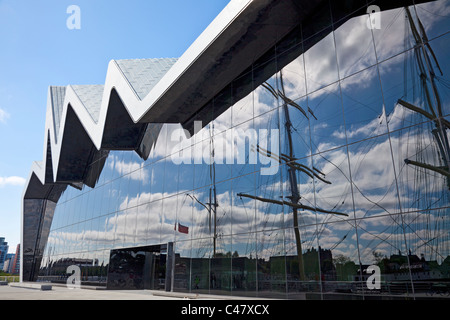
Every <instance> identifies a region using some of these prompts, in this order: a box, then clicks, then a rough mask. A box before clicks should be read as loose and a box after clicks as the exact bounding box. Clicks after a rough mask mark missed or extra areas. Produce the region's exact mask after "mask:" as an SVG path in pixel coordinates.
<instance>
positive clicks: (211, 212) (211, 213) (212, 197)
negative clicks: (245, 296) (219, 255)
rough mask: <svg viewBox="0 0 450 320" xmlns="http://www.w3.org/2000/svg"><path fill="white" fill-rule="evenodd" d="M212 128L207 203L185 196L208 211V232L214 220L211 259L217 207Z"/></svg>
mask: <svg viewBox="0 0 450 320" xmlns="http://www.w3.org/2000/svg"><path fill="white" fill-rule="evenodd" d="M213 130H214V129H213V128H212V127H211V128H210V154H211V165H210V166H209V176H210V179H211V188H210V189H209V202H208V203H206V204H204V203H203V202H201V201H200V200H198V199H197V198H196V197H195V196H193V195H190V194H187V195H188V196H189V197H191V199H193V200H195V201H196V202H198V203H199V204H200V205H202V206H203V207H205V209H206V210H207V211H208V222H209V232H210V233H211V222H212V221H211V220H212V219H214V222H213V223H214V226H213V228H214V235H213V257H215V256H216V246H217V243H216V242H217V207H218V206H219V204H218V203H217V190H216V166H215V160H214V140H213V136H214V132H213Z"/></svg>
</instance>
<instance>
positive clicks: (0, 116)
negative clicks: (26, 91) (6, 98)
mask: <svg viewBox="0 0 450 320" xmlns="http://www.w3.org/2000/svg"><path fill="white" fill-rule="evenodd" d="M8 118H9V113H8V112H6V111H5V110H3V109H0V123H5V122H6V120H7V119H8Z"/></svg>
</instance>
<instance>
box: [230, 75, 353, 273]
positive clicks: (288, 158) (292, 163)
mask: <svg viewBox="0 0 450 320" xmlns="http://www.w3.org/2000/svg"><path fill="white" fill-rule="evenodd" d="M280 83H281V91H280V90H277V91H276V90H275V89H274V88H273V87H272V86H271V85H270V84H269V83H267V82H265V83H264V84H263V85H262V86H263V87H264V88H265V89H266V90H268V91H269V92H270V93H271V94H272V95H273V96H274V97H275V98H276V99H282V101H283V111H284V114H285V118H286V120H285V127H286V132H287V137H288V147H289V155H285V154H281V155H280V156H278V155H276V154H274V153H273V152H271V151H268V150H265V149H263V148H261V147H260V146H257V151H258V152H259V153H261V154H262V155H264V156H266V157H271V158H273V159H275V160H277V161H278V162H279V163H280V165H281V164H283V161H284V164H286V165H287V166H288V175H289V185H290V190H291V195H290V196H288V197H287V198H288V199H289V200H290V201H284V200H283V201H279V200H274V199H267V198H262V197H256V196H252V195H248V194H243V193H238V194H237V196H239V197H246V198H250V199H254V200H258V201H262V202H267V203H273V204H278V205H287V206H289V207H291V208H292V213H293V225H294V234H295V242H296V248H297V259H298V268H299V277H300V281H304V280H305V279H306V277H305V271H304V263H303V253H302V243H301V237H300V230H299V226H298V209H302V210H312V211H317V212H323V213H329V214H338V215H344V216H347V214H344V213H339V212H333V211H329V210H324V209H320V208H315V207H310V206H305V205H303V204H300V203H299V201H300V199H301V196H300V192H299V190H298V184H297V175H296V172H297V171H301V172H304V173H306V174H307V175H308V176H309V177H311V178H314V177H316V178H318V179H319V180H321V181H323V182H325V183H327V184H331V182H329V181H327V180H325V179H324V178H323V177H321V176H320V175H324V174H323V173H322V172H320V171H319V170H318V169H316V168H314V167H313V169H310V168H309V167H307V166H304V165H302V164H300V163H298V162H297V161H296V158H295V157H294V147H293V142H292V134H291V129H292V123H291V120H290V115H289V109H288V105H290V106H293V107H295V108H296V109H297V110H299V111H300V112H301V113H302V114H303V115H304V116H305V117H306V118H307V119H308V115H307V113H306V112H305V110H303V108H302V107H300V106H299V105H298V104H297V103H295V102H294V101H292V100H291V99H289V98H288V97H286V95H285V91H284V84H283V75H282V73H281V71H280ZM308 111H309V112H310V113H311V115H312V116H313V117H314V118H315V116H314V114H313V113H312V111H311V110H309V109H308Z"/></svg>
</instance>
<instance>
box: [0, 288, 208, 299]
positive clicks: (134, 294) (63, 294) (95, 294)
mask: <svg viewBox="0 0 450 320" xmlns="http://www.w3.org/2000/svg"><path fill="white" fill-rule="evenodd" d="M194 298H195V299H208V300H209V297H206V296H205V297H199V296H195V295H183V294H171V293H167V294H166V293H163V292H156V291H151V290H117V291H116V290H92V289H86V288H80V289H69V288H67V287H64V286H52V289H51V290H45V291H43V290H41V286H40V285H29V284H10V285H8V286H1V287H0V301H4V300H185V299H194ZM216 299H217V298H216Z"/></svg>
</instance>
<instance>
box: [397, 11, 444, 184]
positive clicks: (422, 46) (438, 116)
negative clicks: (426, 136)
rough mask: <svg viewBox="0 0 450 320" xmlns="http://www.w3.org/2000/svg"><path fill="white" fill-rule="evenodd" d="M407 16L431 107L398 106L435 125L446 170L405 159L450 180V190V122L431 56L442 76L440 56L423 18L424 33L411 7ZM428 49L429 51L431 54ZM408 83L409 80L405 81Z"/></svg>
mask: <svg viewBox="0 0 450 320" xmlns="http://www.w3.org/2000/svg"><path fill="white" fill-rule="evenodd" d="M405 10H406V15H407V17H408V21H409V25H410V28H411V32H412V34H413V36H414V41H415V43H416V46H415V48H414V55H415V58H416V62H417V66H418V68H419V72H420V80H421V85H422V88H423V90H424V95H425V102H426V105H427V106H428V109H429V110H424V109H422V108H420V107H417V106H415V105H413V104H412V103H409V102H406V101H404V100H402V99H399V100H398V103H399V104H400V105H402V106H403V107H405V108H407V109H409V110H412V111H414V112H416V113H419V114H421V115H423V116H425V117H426V118H428V119H430V120H432V121H433V122H434V124H435V126H436V127H435V129H433V130H432V134H433V136H434V138H435V141H436V144H437V146H438V150H439V152H440V153H441V159H442V161H443V165H442V166H439V167H438V166H434V165H431V164H428V163H423V162H420V161H415V160H410V159H405V163H406V164H408V165H413V166H416V167H420V168H424V169H427V170H431V171H434V172H437V173H439V174H441V175H443V176H445V177H447V186H448V188H449V189H450V169H449V168H450V146H449V141H448V137H447V129H450V122H449V121H447V120H445V119H444V117H443V113H442V105H441V98H440V95H439V92H438V89H437V86H436V73H435V71H434V68H433V66H432V63H431V59H430V56H429V55H431V56H432V58H433V60H434V62H435V63H436V66H437V68H438V69H439V72H440V73H441V75H442V70H441V68H440V66H439V63H438V61H437V58H436V55H435V54H434V52H433V49H432V48H431V46H430V44H429V40H428V37H427V35H426V33H425V28H424V27H423V25H422V23H421V21H420V19H419V17H417V20H418V25H419V29H420V32H419V30H418V28H417V27H416V24H415V22H414V20H413V18H412V15H411V12H410V10H409V8H408V7H406V8H405ZM427 49H428V51H427ZM405 81H406V79H405ZM428 81H429V82H430V84H431V87H432V91H433V94H434V98H435V99H434V100H435V104H434V103H433V102H432V100H433V99H432V98H431V93H430V90H429V88H428V84H427V82H428Z"/></svg>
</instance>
